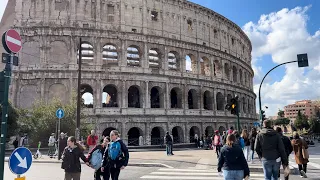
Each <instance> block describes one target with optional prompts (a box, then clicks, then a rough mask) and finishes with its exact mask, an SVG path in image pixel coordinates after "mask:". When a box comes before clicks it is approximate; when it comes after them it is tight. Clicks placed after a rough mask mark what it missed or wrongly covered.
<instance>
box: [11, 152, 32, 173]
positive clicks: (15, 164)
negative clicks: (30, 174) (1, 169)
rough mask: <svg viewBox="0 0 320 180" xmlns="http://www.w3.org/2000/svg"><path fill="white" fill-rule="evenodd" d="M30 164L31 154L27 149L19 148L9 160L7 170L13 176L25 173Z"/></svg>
mask: <svg viewBox="0 0 320 180" xmlns="http://www.w3.org/2000/svg"><path fill="white" fill-rule="evenodd" d="M31 164H32V153H31V151H30V150H29V149H27V148H24V147H20V148H17V149H15V150H14V151H13V152H12V154H11V156H10V158H9V168H10V170H11V172H12V173H13V174H16V175H21V174H24V173H26V172H27V171H28V170H29V169H30V167H31Z"/></svg>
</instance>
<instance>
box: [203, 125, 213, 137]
mask: <svg viewBox="0 0 320 180" xmlns="http://www.w3.org/2000/svg"><path fill="white" fill-rule="evenodd" d="M205 135H206V136H210V137H212V136H213V135H214V130H213V127H212V126H207V127H206V130H205Z"/></svg>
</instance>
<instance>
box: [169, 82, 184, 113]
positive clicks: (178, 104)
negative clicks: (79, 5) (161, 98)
mask: <svg viewBox="0 0 320 180" xmlns="http://www.w3.org/2000/svg"><path fill="white" fill-rule="evenodd" d="M170 102H171V108H179V109H180V108H182V91H181V89H179V88H177V87H175V88H172V89H171V91H170Z"/></svg>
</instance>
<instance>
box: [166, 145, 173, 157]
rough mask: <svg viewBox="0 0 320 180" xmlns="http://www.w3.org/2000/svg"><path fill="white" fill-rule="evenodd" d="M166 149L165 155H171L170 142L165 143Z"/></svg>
mask: <svg viewBox="0 0 320 180" xmlns="http://www.w3.org/2000/svg"><path fill="white" fill-rule="evenodd" d="M166 151H167V155H171V154H172V144H167V148H166Z"/></svg>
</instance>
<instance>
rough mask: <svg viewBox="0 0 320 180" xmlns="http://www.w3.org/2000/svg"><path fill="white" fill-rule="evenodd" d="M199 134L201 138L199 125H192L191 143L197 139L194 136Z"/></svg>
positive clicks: (190, 132)
mask: <svg viewBox="0 0 320 180" xmlns="http://www.w3.org/2000/svg"><path fill="white" fill-rule="evenodd" d="M196 134H197V135H198V137H199V138H200V136H201V135H200V128H199V127H197V126H192V127H191V128H190V131H189V137H190V143H193V142H195V139H194V136H195V135H196Z"/></svg>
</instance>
